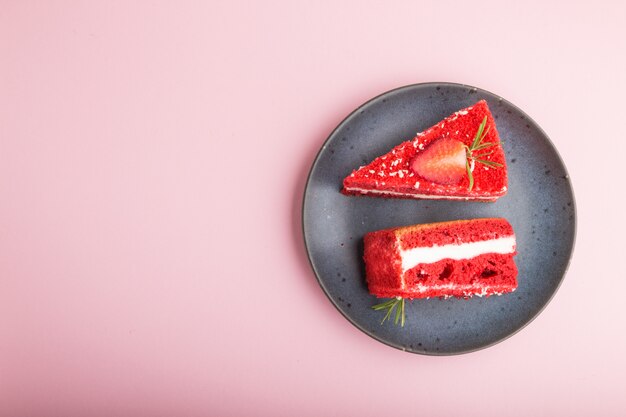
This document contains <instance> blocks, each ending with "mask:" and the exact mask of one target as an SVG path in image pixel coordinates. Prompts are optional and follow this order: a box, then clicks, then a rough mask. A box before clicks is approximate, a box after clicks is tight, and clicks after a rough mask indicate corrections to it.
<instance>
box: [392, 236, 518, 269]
mask: <svg viewBox="0 0 626 417" xmlns="http://www.w3.org/2000/svg"><path fill="white" fill-rule="evenodd" d="M513 252H515V236H507V237H501V238H498V239H491V240H482V241H479V242H468V243H461V244H460V245H442V246H438V245H434V246H430V247H419V248H412V249H407V250H401V251H400V258H401V259H402V272H406V271H408V270H409V269H411V268H415V267H416V266H417V265H419V264H430V263H434V262H438V261H441V260H443V259H453V260H461V259H469V258H473V257H475V256H479V255H484V254H486V253H498V254H506V253H513Z"/></svg>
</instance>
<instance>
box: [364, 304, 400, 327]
mask: <svg viewBox="0 0 626 417" xmlns="http://www.w3.org/2000/svg"><path fill="white" fill-rule="evenodd" d="M372 308H373V309H374V310H376V311H379V310H386V311H387V313H386V314H385V317H383V321H381V322H380V324H383V323H384V322H385V321H386V320H387V319H388V318H390V317H391V314H393V310H394V309H395V310H396V314H395V317H394V320H393V322H394V324H395V325H397V324H398V323H400V325H401V326H402V327H404V319H405V313H404V298H401V297H396V298H392V299H391V300H388V301H385V302H384V303H380V304H376V305H374V306H372Z"/></svg>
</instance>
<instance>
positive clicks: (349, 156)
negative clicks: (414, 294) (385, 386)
mask: <svg viewBox="0 0 626 417" xmlns="http://www.w3.org/2000/svg"><path fill="white" fill-rule="evenodd" d="M480 99H485V100H487V102H488V103H489V107H490V109H491V111H492V112H493V114H494V117H495V118H496V125H497V127H498V131H499V133H500V137H501V139H502V140H503V141H504V145H503V146H504V150H505V153H506V155H507V162H508V170H509V191H508V193H507V195H506V196H504V197H502V198H500V199H499V200H498V201H497V202H496V203H480V202H474V203H471V202H457V201H431V200H400V199H386V198H376V197H354V196H345V195H343V194H341V193H340V189H341V184H342V180H343V178H344V177H345V176H346V175H348V174H350V172H352V170H353V169H354V168H357V167H358V166H360V165H363V164H365V163H368V162H370V161H371V160H373V159H374V158H375V157H377V156H378V155H381V154H383V153H386V152H387V151H389V150H390V149H391V148H392V147H393V146H394V145H396V144H398V143H400V142H402V141H404V140H407V139H410V138H412V137H413V136H414V135H415V133H416V132H419V131H422V130H424V129H426V128H428V127H430V126H431V125H433V124H435V123H436V122H438V121H439V120H441V119H443V118H444V117H446V116H448V115H449V114H451V113H453V112H454V111H456V110H459V109H461V108H463V107H467V106H470V105H472V104H474V103H475V102H477V101H478V100H480ZM302 217H303V218H302V221H303V231H304V240H305V244H306V248H307V252H308V255H309V259H310V261H311V266H312V267H313V271H314V272H315V275H316V276H317V279H318V281H319V283H320V285H321V287H322V289H323V290H324V292H325V293H326V295H327V296H328V298H329V299H330V300H331V302H332V303H333V304H334V305H335V307H337V309H338V310H339V311H340V312H341V313H342V314H343V315H344V316H345V317H346V318H347V319H348V320H349V321H350V322H351V323H352V324H354V325H355V326H356V327H358V328H359V329H361V330H362V331H363V332H365V333H367V334H368V335H370V336H371V337H373V338H374V339H376V340H378V341H380V342H382V343H385V344H387V345H390V346H393V347H396V348H398V349H402V350H405V351H408V352H414V353H421V354H429V355H451V354H460V353H466V352H471V351H474V350H478V349H481V348H485V347H488V346H491V345H493V344H495V343H497V342H499V341H502V340H504V339H506V338H507V337H509V336H511V335H513V334H514V333H516V332H517V331H519V330H520V329H521V328H523V327H524V326H525V325H526V324H528V323H529V322H530V321H532V320H533V319H534V318H535V317H537V315H538V314H539V313H540V312H541V311H542V309H543V308H544V307H545V306H546V304H547V303H548V302H549V301H550V299H551V298H552V296H553V295H554V294H555V292H556V291H557V289H558V287H559V285H560V283H561V281H562V280H563V276H564V274H565V271H566V269H567V266H568V264H569V260H570V257H571V254H572V248H573V245H574V238H575V225H576V211H575V205H574V196H573V192H572V186H571V183H570V180H569V176H568V174H567V170H566V169H565V166H564V164H563V161H562V160H561V158H560V157H559V155H558V153H557V151H556V149H555V148H554V146H553V145H552V143H551V142H550V139H548V137H547V136H546V134H545V133H544V132H543V130H542V129H541V128H540V127H539V126H538V125H537V123H535V122H534V121H533V120H532V119H531V118H530V117H528V115H526V114H525V113H524V112H523V111H521V110H520V109H519V108H517V107H516V106H514V105H513V104H511V103H509V102H508V101H506V100H504V99H502V98H501V97H498V96H497V95H495V94H492V93H490V92H488V91H485V90H481V89H479V88H475V87H471V86H467V85H461V84H451V83H426V84H416V85H410V86H406V87H402V88H398V89H396V90H392V91H389V92H387V93H384V94H382V95H380V96H378V97H376V98H374V99H372V100H370V101H369V102H367V103H365V104H364V105H362V106H361V107H359V108H358V109H356V110H355V111H354V112H352V114H350V115H349V116H348V117H347V118H346V119H345V120H344V121H343V122H342V123H341V124H340V125H339V126H338V127H337V128H336V129H335V130H334V131H333V132H332V134H331V135H330V137H329V138H328V139H327V140H326V142H325V143H324V145H323V146H322V149H321V150H320V151H319V153H318V155H317V157H316V159H315V161H314V162H313V166H312V168H311V172H310V174H309V178H308V181H307V184H306V189H305V193H304V203H303V214H302ZM479 217H504V218H506V219H508V220H509V222H510V223H511V224H512V225H513V228H514V229H515V233H516V236H517V250H518V252H519V253H518V255H517V256H516V257H515V262H516V263H517V266H518V268H519V276H518V279H519V287H518V289H517V290H516V291H515V292H513V293H510V294H505V295H502V296H499V297H498V296H494V297H489V298H478V297H474V298H471V299H468V300H463V299H448V300H442V299H427V300H426V299H424V300H413V301H409V302H407V308H406V317H407V318H406V324H405V326H404V327H400V326H394V325H393V324H392V323H390V322H386V323H385V324H384V325H381V324H380V321H381V319H382V313H381V312H380V311H374V310H372V309H371V306H372V305H374V304H376V303H377V302H379V300H378V299H377V298H375V297H374V296H372V295H370V294H369V293H368V291H367V286H366V284H365V273H364V264H363V260H362V255H363V235H365V233H367V232H370V231H374V230H379V229H385V228H389V227H395V226H404V225H410V224H417V223H431V222H437V221H445V220H456V219H472V218H479Z"/></svg>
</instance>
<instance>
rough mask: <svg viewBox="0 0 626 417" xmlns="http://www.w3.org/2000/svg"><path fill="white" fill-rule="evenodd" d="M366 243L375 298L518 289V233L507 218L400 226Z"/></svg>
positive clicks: (376, 234) (367, 267)
mask: <svg viewBox="0 0 626 417" xmlns="http://www.w3.org/2000/svg"><path fill="white" fill-rule="evenodd" d="M364 241H365V242H364V243H365V247H364V260H365V273H366V280H367V285H368V288H369V291H370V293H371V294H373V295H376V296H377V297H389V298H391V297H402V298H409V299H411V298H430V297H452V296H454V297H470V296H472V295H478V296H490V295H493V294H498V295H500V294H503V293H506V292H511V291H514V290H515V289H516V288H517V267H516V266H515V263H514V262H513V256H514V255H515V254H516V253H517V252H516V243H515V234H514V232H513V228H512V227H511V225H510V224H509V222H507V221H506V220H505V219H500V218H489V219H475V220H457V221H451V222H443V223H431V224H420V225H415V226H406V227H398V228H394V229H386V230H380V231H376V232H371V233H368V234H366V235H365V237H364Z"/></svg>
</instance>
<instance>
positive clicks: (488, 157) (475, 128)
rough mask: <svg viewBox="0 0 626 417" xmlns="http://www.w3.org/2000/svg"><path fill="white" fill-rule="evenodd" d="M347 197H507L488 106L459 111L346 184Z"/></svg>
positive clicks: (503, 164) (501, 152) (503, 168)
mask: <svg viewBox="0 0 626 417" xmlns="http://www.w3.org/2000/svg"><path fill="white" fill-rule="evenodd" d="M342 191H343V193H344V194H355V195H360V194H367V195H374V196H381V197H398V198H425V199H446V200H479V201H495V200H497V199H498V198H499V197H502V196H503V195H504V194H506V191H507V170H506V162H505V156H504V150H503V149H502V146H501V143H500V137H499V135H498V132H497V130H496V124H495V121H494V118H493V116H492V114H491V112H490V111H489V107H488V106H487V102H486V101H484V100H481V101H479V102H478V103H476V104H474V105H473V106H471V107H467V108H465V109H462V110H459V111H457V112H455V113H454V114H452V115H450V116H449V117H447V118H446V119H444V120H442V121H441V122H439V123H437V124H436V125H435V126H432V127H431V128H429V129H427V130H425V131H423V132H421V133H418V134H417V135H416V136H415V138H413V139H412V140H410V141H407V142H404V143H401V144H400V145H398V146H396V147H395V148H393V149H392V150H391V151H390V152H389V153H387V154H385V155H382V156H379V157H378V158H376V159H375V160H374V161H372V162H371V163H370V164H368V165H365V166H362V167H360V168H359V169H357V170H355V171H354V172H352V173H351V174H350V175H349V176H348V177H346V178H345V179H344V180H343V190H342Z"/></svg>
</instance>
